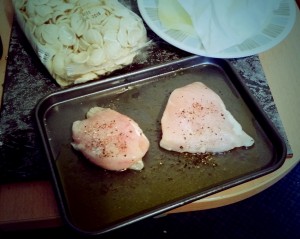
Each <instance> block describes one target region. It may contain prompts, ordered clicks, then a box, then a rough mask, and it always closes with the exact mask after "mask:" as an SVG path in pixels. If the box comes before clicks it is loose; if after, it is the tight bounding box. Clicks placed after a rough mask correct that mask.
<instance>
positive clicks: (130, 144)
mask: <svg viewBox="0 0 300 239" xmlns="http://www.w3.org/2000/svg"><path fill="white" fill-rule="evenodd" d="M72 133H73V135H72V136H73V140H74V142H72V146H73V147H74V148H75V149H76V150H80V151H81V152H82V153H83V155H84V156H85V157H86V158H88V159H89V160H90V161H91V162H93V163H94V164H96V165H98V166H101V167H102V168H104V169H108V170H115V171H122V170H125V169H128V168H130V169H135V170H141V169H142V168H143V167H144V164H143V161H142V158H143V157H144V155H145V154H146V153H147V151H148V149H149V141H148V139H147V137H146V136H145V135H144V133H143V132H142V130H141V129H140V127H139V126H138V124H137V123H136V122H134V121H133V120H132V119H131V118H129V117H128V116H126V115H123V114H120V113H118V112H117V111H114V110H112V109H110V108H101V107H93V108H91V109H90V110H89V111H88V113H87V119H84V120H82V121H75V122H74V123H73V126H72Z"/></svg>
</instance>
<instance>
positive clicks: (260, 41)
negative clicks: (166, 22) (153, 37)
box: [137, 0, 296, 58]
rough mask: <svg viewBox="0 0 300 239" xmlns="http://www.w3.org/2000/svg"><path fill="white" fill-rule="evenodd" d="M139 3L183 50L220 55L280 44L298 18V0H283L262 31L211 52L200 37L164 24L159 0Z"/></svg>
mask: <svg viewBox="0 0 300 239" xmlns="http://www.w3.org/2000/svg"><path fill="white" fill-rule="evenodd" d="M137 3H138V8H139V11H140V13H141V15H142V17H143V19H144V21H145V22H146V24H147V25H148V26H149V27H150V28H151V29H152V30H153V31H154V32H155V33H156V34H157V35H158V36H159V37H161V38H162V39H164V40H165V41H167V42H168V43H170V44H172V45H173V46H175V47H177V48H179V49H181V50H184V51H187V52H190V53H193V54H196V55H201V56H208V57H217V58H238V57H246V56H250V55H255V54H258V53H261V52H263V51H266V50H268V49H270V48H272V47H274V46H275V45H277V44H278V43H279V42H281V41H282V40H283V39H284V38H285V37H286V36H287V35H288V34H289V32H290V31H291V29H292V27H293V25H294V22H295V19H296V6H295V2H294V0H281V3H280V6H279V8H278V9H277V10H276V11H273V15H272V17H271V18H270V22H269V23H268V24H266V27H265V28H264V29H262V31H261V32H260V33H259V34H257V35H255V36H253V37H251V38H248V39H247V40H245V41H244V42H243V43H241V44H239V45H235V46H233V47H230V48H228V49H226V50H224V51H221V52H218V53H214V54H208V53H207V52H206V51H205V50H204V49H203V47H202V46H201V41H200V39H199V38H196V37H191V36H189V35H188V34H186V33H184V32H182V31H178V30H173V29H167V28H164V27H163V26H162V24H161V22H160V19H159V17H158V6H157V5H158V1H157V0H138V1H137Z"/></svg>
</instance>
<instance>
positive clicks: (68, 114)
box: [35, 56, 286, 235]
mask: <svg viewBox="0 0 300 239" xmlns="http://www.w3.org/2000/svg"><path fill="white" fill-rule="evenodd" d="M194 81H201V82H203V83H205V84H206V85H208V86H209V87H210V88H212V89H213V90H214V91H215V92H217V93H218V94H219V95H220V96H221V98H222V99H223V101H224V102H225V105H226V106H227V108H228V110H229V111H230V112H231V113H232V114H233V115H234V117H235V118H236V119H237V120H238V121H239V122H240V123H241V125H242V127H243V129H244V130H245V131H246V132H247V133H248V134H249V135H251V136H252V137H253V138H254V140H255V145H254V146H253V147H251V148H248V149H245V148H238V149H234V150H232V151H230V152H227V153H223V154H216V155H200V156H195V155H192V154H180V153H175V152H169V151H166V150H163V149H162V148H160V147H159V141H160V137H161V128H160V118H161V116H162V113H163V110H164V108H165V105H166V102H167V99H168V97H169V95H170V93H171V91H173V90H174V89H175V88H178V87H181V86H184V85H186V84H189V83H191V82H194ZM94 106H101V107H111V108H113V109H115V110H117V111H119V112H121V113H123V114H126V115H128V116H130V117H132V118H133V119H134V120H135V121H136V122H137V123H138V124H139V125H140V127H141V128H142V129H143V131H144V133H145V134H146V136H147V137H148V138H149V141H150V144H151V145H150V149H149V151H148V153H147V154H146V156H145V157H144V160H143V161H144V163H145V167H144V169H143V170H142V171H133V170H127V171H123V172H111V171H106V170H103V169H102V168H100V167H97V166H95V165H92V164H91V163H90V162H88V161H87V160H86V159H85V158H84V157H83V156H82V155H81V154H80V153H79V152H77V151H75V150H73V149H72V147H71V145H70V143H71V141H72V138H71V126H72V123H73V122H74V121H75V120H81V119H84V118H85V114H86V113H87V111H88V110H89V109H90V108H91V107H94ZM35 116H36V120H37V125H38V129H39V132H40V135H41V139H42V142H43V144H44V148H45V152H46V156H47V159H48V162H49V165H50V169H51V173H52V177H53V182H54V188H55V191H56V195H57V199H58V203H59V205H60V208H61V213H62V215H63V218H64V219H65V221H66V223H67V224H68V225H69V226H71V228H73V229H75V230H76V231H78V232H80V233H83V234H87V235H98V234H102V233H105V232H109V231H111V230H114V229H117V228H120V227H122V226H125V225H128V224H130V223H133V222H136V221H138V220H141V219H144V218H146V217H150V216H155V215H158V214H161V213H163V212H166V211H168V210H170V209H174V208H175V207H179V206H182V205H184V204H187V203H191V202H193V201H195V200H198V199H201V198H203V197H205V196H208V195H210V194H213V193H216V192H219V191H221V190H224V189H227V188H230V187H233V186H235V185H238V184H241V183H244V182H246V181H249V180H252V179H254V178H257V177H260V176H262V175H265V174H268V173H270V172H272V171H274V170H276V169H277V168H279V167H280V166H281V165H282V164H283V162H284V160H285V157H286V145H285V143H284V141H283V139H282V138H281V136H280V135H279V133H278V132H277V130H276V128H275V127H274V126H273V125H272V123H271V122H270V120H269V119H268V117H267V116H266V115H265V113H264V112H263V111H262V109H261V108H260V106H259V104H258V103H257V102H256V100H255V99H254V98H253V97H252V95H251V94H250V93H249V91H248V89H247V87H246V86H245V85H244V83H243V80H242V79H241V78H240V77H239V75H238V74H237V73H236V72H235V71H234V69H233V68H232V67H231V65H230V63H229V62H228V61H226V60H222V59H213V58H205V57H200V56H192V57H188V58H184V59H181V60H178V61H174V62H171V63H166V64H161V65H158V66H154V67H148V68H145V69H143V70H139V71H136V72H132V73H128V74H125V75H121V76H117V77H112V78H107V79H105V80H102V81H98V82H93V83H89V84H84V85H80V86H77V87H73V88H69V89H63V90H61V91H59V92H56V93H52V94H50V95H48V96H46V97H45V98H43V99H42V100H41V101H40V102H39V103H38V104H37V106H36V111H35Z"/></svg>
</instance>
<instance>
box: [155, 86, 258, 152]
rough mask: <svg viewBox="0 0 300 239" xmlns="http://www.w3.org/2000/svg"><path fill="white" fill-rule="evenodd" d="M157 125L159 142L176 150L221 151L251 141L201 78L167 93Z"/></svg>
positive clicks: (248, 144) (245, 144)
mask: <svg viewBox="0 0 300 239" xmlns="http://www.w3.org/2000/svg"><path fill="white" fill-rule="evenodd" d="M161 125H162V139H161V141H160V146H161V147H162V148H165V149H167V150H171V151H176V152H189V153H221V152H225V151H228V150H231V149H233V148H235V147H242V146H245V147H249V146H251V145H253V143H254V140H253V138H252V137H250V136H249V135H248V134H246V133H245V132H244V131H243V129H242V127H241V125H240V124H239V123H238V122H237V121H236V120H235V118H234V117H233V116H232V115H231V113H230V112H229V111H228V110H226V107H225V105H224V103H223V101H222V99H221V98H220V97H219V96H218V95H217V94H216V93H215V92H214V91H212V90H211V89H210V88H208V87H207V86H206V85H204V84H203V83H201V82H194V83H191V84H189V85H186V86H184V87H181V88H177V89H175V90H174V91H173V92H172V93H171V95H170V97H169V100H168V103H167V106H166V108H165V111H164V113H163V116H162V119H161Z"/></svg>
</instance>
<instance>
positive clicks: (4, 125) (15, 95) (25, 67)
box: [0, 21, 292, 183]
mask: <svg viewBox="0 0 300 239" xmlns="http://www.w3.org/2000/svg"><path fill="white" fill-rule="evenodd" d="M148 34H149V36H150V37H151V39H153V44H152V45H151V46H150V47H149V48H147V50H146V51H145V52H144V53H143V54H142V57H140V58H139V59H137V60H136V63H134V64H132V65H130V66H128V67H125V68H124V69H122V70H118V71H116V72H113V73H112V74H110V75H109V76H113V75H119V74H123V73H125V72H131V71H134V70H138V69H141V68H143V67H145V66H151V65H155V64H160V63H165V62H168V61H172V60H176V59H179V58H182V57H187V56H190V55H191V54H189V53H186V52H184V51H181V50H179V49H177V48H174V47H173V46H171V45H169V44H168V43H166V42H164V41H163V40H161V39H160V38H158V37H157V36H156V35H155V34H154V33H153V32H151V31H150V30H149V29H148ZM229 62H230V63H231V64H232V65H233V67H234V68H235V69H236V70H237V72H238V73H239V74H240V75H241V76H242V78H243V79H244V80H245V82H246V85H247V86H248V87H249V89H250V91H251V92H252V93H253V94H254V96H255V97H256V99H257V100H258V101H259V103H260V104H261V106H262V108H263V109H264V110H265V112H266V113H267V114H268V116H269V117H270V119H271V120H272V121H273V123H274V124H275V125H276V127H277V128H278V130H279V131H280V133H281V135H282V136H283V137H284V138H285V140H286V141H287V137H286V135H285V131H284V129H283V126H282V123H281V119H280V117H279V114H278V112H277V108H276V105H275V103H274V101H273V97H272V94H271V91H270V88H269V86H268V83H267V81H266V78H265V75H264V72H263V70H262V66H261V64H260V60H259V58H258V56H256V55H254V56H250V57H244V58H239V59H229ZM60 89H61V88H60V86H58V85H57V84H56V83H55V81H54V80H53V78H52V77H51V76H50V74H49V73H48V72H47V70H46V68H45V67H44V66H43V65H42V63H41V62H40V61H39V59H38V57H37V56H36V55H35V53H34V51H33V50H32V48H31V46H30V45H29V43H28V41H27V40H26V38H25V36H24V34H23V33H22V31H21V30H20V28H19V26H18V24H17V23H16V21H15V22H14V24H13V28H12V35H11V40H10V47H9V53H8V60H7V69H6V78H5V84H4V90H3V100H2V106H1V118H0V149H1V153H0V171H1V175H0V183H1V182H2V183H5V182H15V181H16V182H18V181H27V180H41V179H47V178H49V174H48V165H47V161H46V158H45V156H44V152H43V149H42V145H41V144H40V141H39V138H38V137H39V136H38V134H37V131H36V127H35V122H34V115H33V114H34V108H35V106H36V104H37V102H38V101H39V100H40V99H42V98H43V97H44V96H46V95H47V94H49V93H52V92H55V91H58V90H60ZM287 144H288V142H287ZM288 153H289V154H292V152H291V149H290V147H289V145H288Z"/></svg>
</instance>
